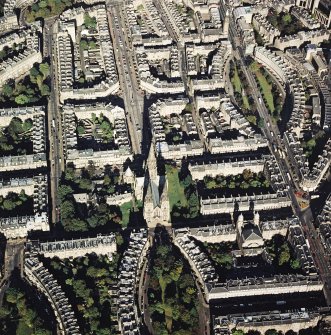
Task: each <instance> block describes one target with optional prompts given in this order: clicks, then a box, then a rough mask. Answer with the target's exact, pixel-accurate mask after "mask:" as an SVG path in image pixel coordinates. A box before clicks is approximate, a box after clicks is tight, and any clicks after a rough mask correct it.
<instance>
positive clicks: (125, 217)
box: [120, 201, 132, 228]
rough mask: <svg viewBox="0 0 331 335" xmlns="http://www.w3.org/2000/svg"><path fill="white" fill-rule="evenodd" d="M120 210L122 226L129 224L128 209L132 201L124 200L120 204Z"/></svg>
mask: <svg viewBox="0 0 331 335" xmlns="http://www.w3.org/2000/svg"><path fill="white" fill-rule="evenodd" d="M120 208H121V212H122V227H123V228H125V227H127V226H128V224H129V219H130V210H131V208H132V202H131V201H129V202H126V203H124V204H123V205H121V206H120Z"/></svg>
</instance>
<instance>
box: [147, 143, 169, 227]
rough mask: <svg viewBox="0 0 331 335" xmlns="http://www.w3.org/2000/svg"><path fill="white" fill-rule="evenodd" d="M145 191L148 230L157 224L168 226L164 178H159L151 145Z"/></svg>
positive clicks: (167, 203)
mask: <svg viewBox="0 0 331 335" xmlns="http://www.w3.org/2000/svg"><path fill="white" fill-rule="evenodd" d="M146 166H147V168H146V179H147V180H148V184H147V190H146V194H145V198H144V218H145V220H146V222H147V225H148V227H149V228H155V227H156V226H157V225H158V224H160V225H166V226H167V225H169V221H170V208H169V198H168V185H167V179H166V176H159V175H158V172H157V160H156V156H155V152H154V147H153V145H152V146H151V148H150V151H149V155H148V159H147V164H146Z"/></svg>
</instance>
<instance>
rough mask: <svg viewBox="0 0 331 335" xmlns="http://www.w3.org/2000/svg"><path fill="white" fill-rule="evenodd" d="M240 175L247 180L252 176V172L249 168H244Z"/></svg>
mask: <svg viewBox="0 0 331 335" xmlns="http://www.w3.org/2000/svg"><path fill="white" fill-rule="evenodd" d="M242 176H243V178H244V180H245V181H248V180H250V179H252V178H253V172H252V171H251V170H249V169H244V171H243V173H242Z"/></svg>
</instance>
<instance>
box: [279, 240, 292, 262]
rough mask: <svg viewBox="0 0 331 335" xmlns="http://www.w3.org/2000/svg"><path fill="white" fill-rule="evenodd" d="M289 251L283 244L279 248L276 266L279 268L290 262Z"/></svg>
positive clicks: (285, 244)
mask: <svg viewBox="0 0 331 335" xmlns="http://www.w3.org/2000/svg"><path fill="white" fill-rule="evenodd" d="M290 257H291V255H290V249H289V247H288V245H287V243H286V242H285V243H284V244H283V245H282V247H281V252H280V254H279V259H278V264H279V266H282V265H283V264H285V263H287V262H288V261H289V260H290Z"/></svg>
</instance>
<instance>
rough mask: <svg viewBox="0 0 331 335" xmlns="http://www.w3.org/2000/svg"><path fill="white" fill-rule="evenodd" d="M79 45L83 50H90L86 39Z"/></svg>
mask: <svg viewBox="0 0 331 335" xmlns="http://www.w3.org/2000/svg"><path fill="white" fill-rule="evenodd" d="M79 45H80V47H81V48H82V49H83V50H87V49H88V43H87V40H85V39H81V40H80V43H79Z"/></svg>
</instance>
